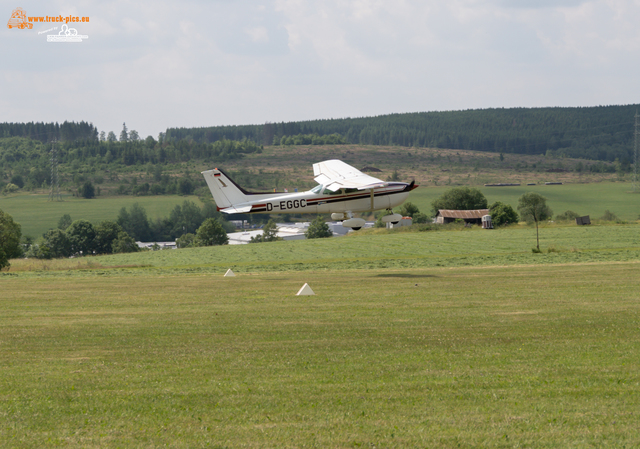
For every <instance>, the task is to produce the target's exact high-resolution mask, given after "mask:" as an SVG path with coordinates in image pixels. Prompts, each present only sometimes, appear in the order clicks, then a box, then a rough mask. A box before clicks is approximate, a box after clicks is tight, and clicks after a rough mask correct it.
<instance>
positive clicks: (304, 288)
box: [296, 282, 315, 296]
mask: <svg viewBox="0 0 640 449" xmlns="http://www.w3.org/2000/svg"><path fill="white" fill-rule="evenodd" d="M302 295H315V293H314V292H313V290H311V287H309V284H307V283H306V282H305V284H304V285H303V286H302V288H301V289H300V290H298V293H296V296H302Z"/></svg>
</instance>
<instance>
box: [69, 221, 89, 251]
mask: <svg viewBox="0 0 640 449" xmlns="http://www.w3.org/2000/svg"><path fill="white" fill-rule="evenodd" d="M66 234H67V236H68V237H69V241H70V242H71V253H72V254H82V255H84V256H86V255H87V254H93V250H94V240H95V238H96V230H95V229H94V227H93V225H92V224H91V223H90V222H88V221H87V220H76V221H74V222H73V223H71V225H70V226H69V227H68V228H67V231H66Z"/></svg>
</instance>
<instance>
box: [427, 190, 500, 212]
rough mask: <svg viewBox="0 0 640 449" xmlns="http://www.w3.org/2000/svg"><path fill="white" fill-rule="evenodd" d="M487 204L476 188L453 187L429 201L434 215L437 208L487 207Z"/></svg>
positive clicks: (466, 208)
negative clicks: (431, 201)
mask: <svg viewBox="0 0 640 449" xmlns="http://www.w3.org/2000/svg"><path fill="white" fill-rule="evenodd" d="M487 204H488V203H487V199H486V198H485V196H484V195H483V194H482V192H481V191H479V190H478V189H474V188H469V187H455V188H453V189H451V190H447V191H446V192H444V193H443V194H442V196H440V198H438V199H436V200H435V201H433V203H431V206H432V207H433V214H434V215H436V214H437V213H438V210H439V209H450V210H475V209H487Z"/></svg>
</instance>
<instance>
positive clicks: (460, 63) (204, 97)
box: [0, 0, 640, 138]
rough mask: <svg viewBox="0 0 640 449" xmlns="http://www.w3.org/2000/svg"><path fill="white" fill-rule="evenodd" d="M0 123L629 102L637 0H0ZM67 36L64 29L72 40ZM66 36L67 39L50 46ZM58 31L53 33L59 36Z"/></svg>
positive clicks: (203, 119)
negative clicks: (21, 24) (21, 17)
mask: <svg viewBox="0 0 640 449" xmlns="http://www.w3.org/2000/svg"><path fill="white" fill-rule="evenodd" d="M0 3H1V4H2V6H1V7H0V17H3V18H4V20H7V21H9V19H10V17H11V15H12V13H13V11H14V10H15V9H16V8H18V7H20V8H22V9H23V10H24V11H25V13H26V15H27V16H31V17H35V16H39V17H45V16H50V17H59V16H62V17H67V16H72V17H79V18H80V20H82V17H88V18H89V21H88V22H78V23H73V22H72V23H69V24H66V25H67V27H66V28H63V25H65V24H64V23H56V22H53V23H34V25H33V28H32V29H18V28H12V29H9V28H8V27H2V31H0V54H1V55H2V58H3V59H2V62H0V122H31V121H35V122H59V123H62V122H64V121H65V120H67V121H82V120H84V121H86V122H91V123H93V124H94V125H95V126H96V127H97V128H98V129H99V130H100V131H105V132H107V133H108V132H109V131H114V132H115V134H116V135H119V133H120V131H121V130H122V124H123V123H124V122H126V124H127V128H128V129H129V130H136V131H138V133H139V135H140V136H141V137H142V138H145V137H146V136H148V135H152V136H154V137H157V136H158V133H160V132H163V131H164V130H166V128H168V127H201V126H217V125H244V124H260V123H265V122H282V121H299V120H314V119H330V118H343V117H363V116H375V115H382V114H390V113H403V112H420V111H446V110H465V109H481V108H496V107H505V108H510V107H545V106H598V105H613V104H635V103H640V77H639V76H638V74H639V73H640V70H639V69H640V26H639V25H638V24H640V0H591V1H589V0H437V1H436V0H416V1H414V0H394V1H390V0H387V1H383V0H353V1H339V0H273V1H258V0H255V1H254V0H208V1H204V0H203V1H195V0H194V1H190V0H182V1H166V0H153V1H148V0H138V1H135V2H133V1H125V0H122V1H97V0H74V1H67V0H49V1H26V0H11V1H10V2H7V1H6V0H2V1H1V2H0ZM72 29H75V30H72ZM67 31H69V32H71V33H73V32H75V33H77V34H78V35H81V36H86V37H85V38H82V41H81V42H49V41H48V37H47V36H58V35H60V36H63V37H64V36H66V34H64V33H66V32H67ZM60 33H63V35H61V34H60Z"/></svg>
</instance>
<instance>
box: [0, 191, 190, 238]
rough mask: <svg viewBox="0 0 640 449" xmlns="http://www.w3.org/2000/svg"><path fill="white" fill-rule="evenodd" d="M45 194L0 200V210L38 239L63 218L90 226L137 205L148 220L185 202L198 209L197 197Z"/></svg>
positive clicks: (0, 198) (26, 232) (25, 232)
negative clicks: (51, 197)
mask: <svg viewBox="0 0 640 449" xmlns="http://www.w3.org/2000/svg"><path fill="white" fill-rule="evenodd" d="M48 199H49V196H48V195H47V194H20V195H14V196H8V197H0V209H2V210H3V211H5V212H7V213H8V214H9V215H11V216H12V217H13V219H14V220H15V221H16V222H17V223H20V226H22V234H23V235H29V236H31V237H34V238H38V237H40V236H41V235H42V234H43V233H45V232H46V231H47V230H49V229H51V228H55V227H57V226H58V220H60V217H62V216H63V215H64V214H69V215H71V218H72V219H73V220H78V219H80V218H82V219H84V220H89V221H90V222H92V223H95V224H97V223H99V222H100V221H102V220H116V219H117V218H118V212H120V209H122V208H123V207H126V208H127V209H128V208H130V207H131V206H132V205H133V204H134V203H139V204H140V205H141V206H142V207H144V208H145V210H146V211H147V216H148V217H149V219H156V218H161V217H166V216H168V215H169V212H171V209H173V208H174V207H175V206H176V205H178V204H182V203H183V202H184V201H185V200H189V201H193V202H195V203H196V204H198V205H201V204H202V203H201V201H200V200H199V199H198V197H197V196H178V195H163V196H115V197H114V196H110V197H97V198H95V199H91V200H87V199H84V198H77V197H73V196H71V195H68V194H67V195H62V199H63V201H48Z"/></svg>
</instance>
